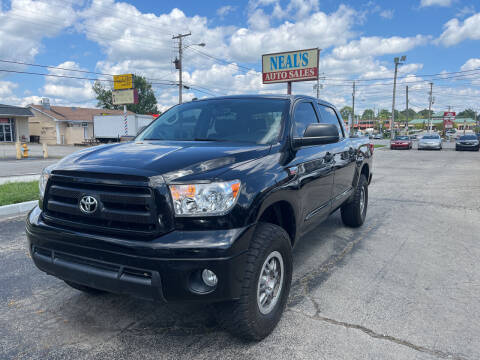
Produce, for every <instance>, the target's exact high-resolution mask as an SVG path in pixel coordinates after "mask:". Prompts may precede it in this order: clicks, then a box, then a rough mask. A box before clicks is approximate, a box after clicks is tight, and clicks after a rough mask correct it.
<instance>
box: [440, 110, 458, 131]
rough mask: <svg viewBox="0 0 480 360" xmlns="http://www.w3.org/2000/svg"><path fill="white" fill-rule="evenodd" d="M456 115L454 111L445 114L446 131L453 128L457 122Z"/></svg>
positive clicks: (444, 124)
mask: <svg viewBox="0 0 480 360" xmlns="http://www.w3.org/2000/svg"><path fill="white" fill-rule="evenodd" d="M455 116H456V113H455V112H452V111H445V112H444V113H443V126H444V128H445V129H451V128H453V122H454V121H455Z"/></svg>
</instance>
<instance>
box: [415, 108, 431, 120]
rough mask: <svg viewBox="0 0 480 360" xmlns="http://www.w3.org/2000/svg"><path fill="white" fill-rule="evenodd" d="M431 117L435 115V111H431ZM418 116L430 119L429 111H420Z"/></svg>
mask: <svg viewBox="0 0 480 360" xmlns="http://www.w3.org/2000/svg"><path fill="white" fill-rule="evenodd" d="M430 115H433V110H430ZM418 116H420V118H422V119H428V109H423V110H420V111H419V112H418Z"/></svg>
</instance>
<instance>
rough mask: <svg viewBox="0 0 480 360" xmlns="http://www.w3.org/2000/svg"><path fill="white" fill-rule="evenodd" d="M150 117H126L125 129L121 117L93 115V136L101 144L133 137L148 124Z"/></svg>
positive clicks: (122, 117) (151, 117) (151, 119)
mask: <svg viewBox="0 0 480 360" xmlns="http://www.w3.org/2000/svg"><path fill="white" fill-rule="evenodd" d="M153 119H154V117H153V116H151V115H137V114H132V115H127V128H126V131H125V121H124V116H123V115H95V116H94V117H93V135H94V137H95V138H96V139H97V140H98V141H101V142H111V141H119V140H120V139H121V138H125V137H127V138H128V137H133V136H135V135H137V133H138V131H139V130H141V129H142V128H144V127H145V126H147V125H148V124H150V123H151V122H152V121H153Z"/></svg>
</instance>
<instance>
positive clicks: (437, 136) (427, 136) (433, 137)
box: [422, 135, 440, 140]
mask: <svg viewBox="0 0 480 360" xmlns="http://www.w3.org/2000/svg"><path fill="white" fill-rule="evenodd" d="M422 139H434V140H438V139H440V136H439V135H425V136H424V137H423V138H422Z"/></svg>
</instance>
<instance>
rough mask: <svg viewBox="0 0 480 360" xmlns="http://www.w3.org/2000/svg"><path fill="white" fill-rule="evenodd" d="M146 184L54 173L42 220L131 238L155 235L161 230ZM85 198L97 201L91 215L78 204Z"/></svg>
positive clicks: (154, 205) (46, 196)
mask: <svg viewBox="0 0 480 360" xmlns="http://www.w3.org/2000/svg"><path fill="white" fill-rule="evenodd" d="M120 183H121V184H120ZM124 184H125V185H124ZM147 184H148V183H147V182H145V181H143V182H141V181H132V180H130V181H124V180H122V181H119V180H118V179H117V180H114V179H111V180H109V179H106V178H105V177H104V176H102V177H100V176H98V177H95V175H93V176H92V175H88V176H81V177H79V176H65V175H56V174H54V175H52V177H51V178H50V180H49V182H48V188H47V191H46V195H45V201H44V206H43V208H44V212H43V218H44V219H45V221H46V222H48V223H53V224H54V225H60V226H63V227H67V228H73V229H80V231H83V232H94V233H109V234H115V235H118V236H120V237H128V238H132V237H136V236H152V235H155V234H156V233H158V232H159V230H160V228H159V223H158V216H157V209H156V202H155V195H154V192H153V190H152V189H151V188H150V187H148V186H147ZM84 196H92V197H94V198H95V199H96V200H97V205H96V207H95V211H93V212H92V213H91V214H87V213H84V212H82V211H81V210H80V206H79V203H80V200H81V199H82V198H83V197H84Z"/></svg>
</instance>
